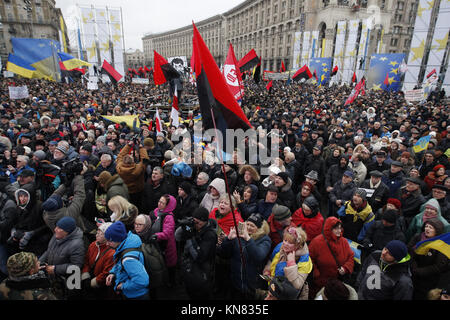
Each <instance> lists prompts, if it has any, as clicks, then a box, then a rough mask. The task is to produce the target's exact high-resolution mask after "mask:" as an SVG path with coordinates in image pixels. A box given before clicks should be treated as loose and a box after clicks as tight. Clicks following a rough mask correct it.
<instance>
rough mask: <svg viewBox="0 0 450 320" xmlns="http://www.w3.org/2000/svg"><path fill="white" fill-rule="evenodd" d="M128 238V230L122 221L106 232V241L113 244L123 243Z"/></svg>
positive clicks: (115, 223)
mask: <svg viewBox="0 0 450 320" xmlns="http://www.w3.org/2000/svg"><path fill="white" fill-rule="evenodd" d="M126 238H127V229H126V228H125V225H124V224H123V223H122V221H116V222H114V223H113V224H111V225H110V226H109V227H108V229H106V232H105V239H106V240H108V241H112V242H122V241H124V240H125V239H126Z"/></svg>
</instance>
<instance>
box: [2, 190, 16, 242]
mask: <svg viewBox="0 0 450 320" xmlns="http://www.w3.org/2000/svg"><path fill="white" fill-rule="evenodd" d="M17 215H18V210H17V206H16V204H15V203H14V201H13V200H11V199H10V198H9V197H8V196H7V195H6V193H1V192H0V241H1V243H5V242H6V240H8V238H9V236H10V233H11V228H12V227H13V225H14V223H15V221H16V219H17Z"/></svg>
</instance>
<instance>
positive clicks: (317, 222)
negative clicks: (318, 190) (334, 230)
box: [292, 196, 323, 243]
mask: <svg viewBox="0 0 450 320" xmlns="http://www.w3.org/2000/svg"><path fill="white" fill-rule="evenodd" d="M310 197H311V196H310ZM308 198H309V197H308ZM308 198H307V199H308ZM307 201H311V200H307ZM314 201H315V207H313V208H311V207H310V209H312V212H311V214H310V215H309V216H305V214H304V213H303V208H300V209H298V210H297V211H295V212H294V214H293V215H292V222H293V223H294V224H295V225H296V226H297V227H302V229H303V230H305V232H306V235H307V239H306V242H308V243H309V242H310V241H311V240H312V239H314V238H315V237H316V236H318V235H319V234H320V233H321V232H322V227H323V217H322V214H321V213H320V212H319V203H318V202H317V201H316V200H315V199H314ZM304 203H305V202H304ZM306 205H308V203H306Z"/></svg>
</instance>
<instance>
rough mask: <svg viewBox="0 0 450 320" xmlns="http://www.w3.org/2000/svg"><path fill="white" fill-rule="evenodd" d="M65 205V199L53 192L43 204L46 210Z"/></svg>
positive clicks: (56, 208) (53, 209)
mask: <svg viewBox="0 0 450 320" xmlns="http://www.w3.org/2000/svg"><path fill="white" fill-rule="evenodd" d="M62 207H63V201H62V198H61V196H60V195H58V194H52V195H51V196H50V197H49V198H48V199H47V200H45V202H44V203H43V204H42V209H43V210H44V211H50V212H51V211H56V210H58V209H61V208H62Z"/></svg>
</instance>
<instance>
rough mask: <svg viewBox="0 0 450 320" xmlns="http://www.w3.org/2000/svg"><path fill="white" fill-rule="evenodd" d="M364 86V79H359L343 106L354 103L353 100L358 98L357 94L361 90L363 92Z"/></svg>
mask: <svg viewBox="0 0 450 320" xmlns="http://www.w3.org/2000/svg"><path fill="white" fill-rule="evenodd" d="M365 85H366V81H365V79H364V77H363V78H362V79H361V81H360V82H358V84H357V85H356V86H355V87H354V88H353V90H352V92H351V93H350V96H349V97H348V98H347V100H346V101H345V105H348V104H350V103H352V102H353V101H355V99H356V98H357V97H358V95H359V93H360V92H361V89H363V90H364V86H365Z"/></svg>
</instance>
